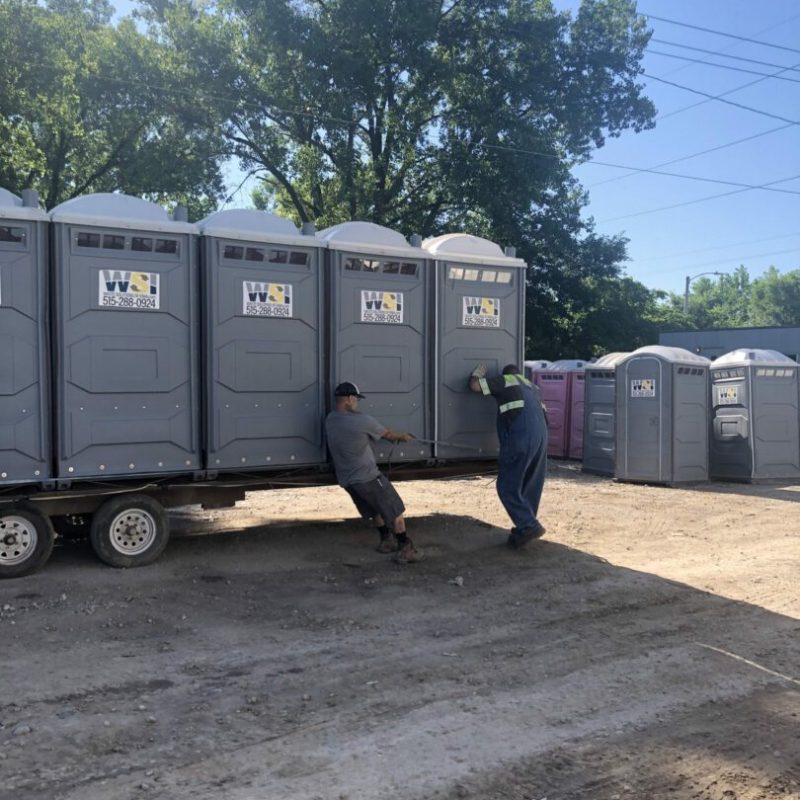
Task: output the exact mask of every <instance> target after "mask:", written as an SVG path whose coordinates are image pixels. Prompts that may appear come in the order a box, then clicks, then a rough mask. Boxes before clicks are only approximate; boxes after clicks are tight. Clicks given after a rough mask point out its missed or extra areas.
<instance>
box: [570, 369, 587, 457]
mask: <svg viewBox="0 0 800 800" xmlns="http://www.w3.org/2000/svg"><path fill="white" fill-rule="evenodd" d="M568 375H569V434H568V436H567V458H577V459H578V460H581V459H582V458H583V405H584V402H583V401H584V394H585V393H584V389H585V388H586V373H585V372H584V371H583V370H574V371H573V372H569V373H568Z"/></svg>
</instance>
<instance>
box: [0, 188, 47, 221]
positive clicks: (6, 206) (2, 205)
mask: <svg viewBox="0 0 800 800" xmlns="http://www.w3.org/2000/svg"><path fill="white" fill-rule="evenodd" d="M0 218H6V219H8V218H12V219H26V220H46V219H47V214H46V213H45V212H44V211H42V210H41V209H40V208H30V207H28V206H25V205H23V204H22V199H21V198H19V197H17V196H16V195H15V194H12V193H11V192H9V191H8V189H0Z"/></svg>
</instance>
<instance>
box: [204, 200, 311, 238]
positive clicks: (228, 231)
mask: <svg viewBox="0 0 800 800" xmlns="http://www.w3.org/2000/svg"><path fill="white" fill-rule="evenodd" d="M197 227H198V228H200V230H201V231H202V232H203V233H204V234H205V235H206V236H218V237H220V238H227V239H247V240H249V241H256V242H287V243H291V244H303V245H306V246H308V245H313V244H315V242H316V240H315V238H314V237H313V236H302V235H301V233H300V231H299V230H298V229H297V228H296V227H295V225H294V223H293V222H292V221H291V220H288V219H285V218H284V217H279V216H278V215H277V214H270V213H268V212H267V211H258V210H257V209H255V208H231V209H228V210H226V211H215V212H214V213H213V214H209V215H208V216H207V217H206V218H205V219H203V220H200V222H198V223H197Z"/></svg>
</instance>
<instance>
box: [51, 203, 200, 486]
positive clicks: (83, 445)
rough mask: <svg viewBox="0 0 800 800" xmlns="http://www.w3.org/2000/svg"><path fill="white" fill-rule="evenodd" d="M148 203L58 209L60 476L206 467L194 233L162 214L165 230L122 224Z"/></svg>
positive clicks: (161, 226)
mask: <svg viewBox="0 0 800 800" xmlns="http://www.w3.org/2000/svg"><path fill="white" fill-rule="evenodd" d="M82 201H84V202H82ZM120 201H124V202H120ZM128 201H134V202H128ZM142 203H144V201H141V200H137V199H136V198H130V197H122V196H116V195H102V196H90V197H86V198H78V200H77V203H76V201H69V202H68V203H65V204H63V205H62V206H59V207H58V208H57V209H55V210H54V211H53V216H52V219H53V221H54V223H55V225H54V229H55V237H54V258H55V281H56V291H55V298H56V309H55V310H56V328H55V342H56V349H57V358H56V364H57V371H56V376H57V377H56V392H57V426H58V440H57V441H58V453H57V467H58V475H59V477H61V478H79V477H101V476H102V477H112V476H113V477H120V476H124V475H138V474H157V473H163V472H183V471H187V472H188V471H192V470H195V469H199V468H200V466H201V464H200V441H199V393H198V390H199V386H198V381H197V373H198V366H199V365H198V360H197V358H198V340H199V331H198V321H197V303H198V297H197V255H196V252H195V250H196V236H195V235H193V233H192V232H193V231H195V230H196V229H195V228H194V226H190V225H188V224H187V223H177V222H171V221H169V218H168V217H167V215H166V213H165V212H163V209H156V210H157V211H159V212H161V214H162V215H163V218H164V219H163V221H162V220H160V219H158V220H157V219H153V220H142V219H141V218H140V219H139V220H136V221H134V220H131V219H130V218H127V219H126V215H125V211H126V210H127V211H128V212H129V213H131V214H136V213H141V214H145V213H147V212H149V209H148V208H147V207H149V206H152V204H149V203H147V204H145V206H144V207H142V206H141V204H142ZM98 205H99V208H98ZM140 209H141V210H140ZM103 212H105V215H103ZM93 215H96V216H97V218H98V222H99V221H100V220H101V218H102V221H103V223H112V221H113V220H114V219H117V218H118V219H119V223H120V224H119V225H118V226H112V225H111V224H97V223H94V224H92V222H93V219H92V217H93ZM112 215H113V216H112ZM84 220H85V221H84ZM137 221H138V222H140V224H141V227H139V226H137V227H133V226H134V225H136V222H137ZM148 222H152V223H153V226H152V227H151V226H150V225H149V224H147V223H148Z"/></svg>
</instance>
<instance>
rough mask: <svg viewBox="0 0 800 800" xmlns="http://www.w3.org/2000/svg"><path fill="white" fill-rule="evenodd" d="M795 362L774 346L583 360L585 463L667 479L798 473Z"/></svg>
mask: <svg viewBox="0 0 800 800" xmlns="http://www.w3.org/2000/svg"><path fill="white" fill-rule="evenodd" d="M798 370H800V367H798V365H797V364H796V363H795V362H794V361H793V360H792V359H790V358H788V357H787V356H785V355H783V354H781V353H777V352H775V351H771V350H755V349H742V350H735V351H733V352H731V353H728V354H726V355H724V356H721V357H720V358H718V359H717V360H716V361H714V362H711V361H709V360H708V359H706V358H704V357H703V356H699V355H695V354H694V353H690V352H689V351H687V350H683V349H681V348H674V347H663V346H649V347H643V348H639V349H638V350H635V351H634V352H633V353H611V354H609V355H608V356H604V357H603V358H602V359H599V360H598V361H597V362H595V363H593V364H590V365H588V367H587V369H586V377H585V406H584V408H585V421H584V453H583V470H584V471H586V472H591V473H594V474H599V475H613V476H615V477H617V478H619V479H621V480H631V481H641V482H653V483H668V484H679V483H694V482H700V481H704V480H708V479H709V478H712V479H721V480H734V481H757V480H794V479H797V478H800V381H799V380H798Z"/></svg>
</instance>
